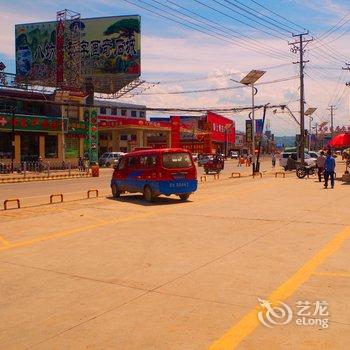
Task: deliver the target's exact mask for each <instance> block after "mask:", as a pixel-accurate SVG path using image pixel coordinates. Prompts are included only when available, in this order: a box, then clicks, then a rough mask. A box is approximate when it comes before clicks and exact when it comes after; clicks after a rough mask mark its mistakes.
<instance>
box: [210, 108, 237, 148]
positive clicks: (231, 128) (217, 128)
mask: <svg viewBox="0 0 350 350" xmlns="http://www.w3.org/2000/svg"><path fill="white" fill-rule="evenodd" d="M207 121H208V122H209V123H210V124H211V130H212V140H213V141H216V142H229V143H235V135H236V130H235V122H234V121H233V120H231V119H228V118H226V117H223V116H222V115H219V114H216V113H213V112H208V115H207Z"/></svg>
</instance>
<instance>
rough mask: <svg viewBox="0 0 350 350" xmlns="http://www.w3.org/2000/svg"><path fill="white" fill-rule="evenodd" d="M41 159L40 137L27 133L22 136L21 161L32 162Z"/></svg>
mask: <svg viewBox="0 0 350 350" xmlns="http://www.w3.org/2000/svg"><path fill="white" fill-rule="evenodd" d="M38 157H39V135H38V134H35V133H25V134H22V135H21V160H22V161H23V162H31V161H36V160H38Z"/></svg>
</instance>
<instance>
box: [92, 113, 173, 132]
mask: <svg viewBox="0 0 350 350" xmlns="http://www.w3.org/2000/svg"><path fill="white" fill-rule="evenodd" d="M116 126H139V127H143V126H147V127H153V128H160V127H168V128H169V126H170V125H169V123H166V122H150V121H148V120H145V119H138V118H121V117H102V116H98V128H99V129H103V128H113V127H116Z"/></svg>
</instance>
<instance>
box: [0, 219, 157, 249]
mask: <svg viewBox="0 0 350 350" xmlns="http://www.w3.org/2000/svg"><path fill="white" fill-rule="evenodd" d="M150 215H154V213H144V214H137V215H130V216H126V217H124V218H120V219H117V220H109V221H104V222H101V223H98V224H93V225H87V226H82V227H78V228H74V229H70V230H65V231H60V232H56V233H53V234H50V235H46V236H40V237H37V238H33V239H29V240H26V241H20V242H16V243H9V242H8V243H9V244H8V245H7V246H5V247H0V252H1V251H4V250H10V249H14V248H19V247H27V246H31V245H33V244H35V243H39V242H44V241H48V240H51V239H54V238H58V237H64V236H69V235H71V234H73V233H78V232H83V231H89V230H93V229H96V228H101V227H103V226H108V225H112V224H115V223H120V222H126V221H130V220H134V219H139V218H140V217H142V218H143V217H147V216H150Z"/></svg>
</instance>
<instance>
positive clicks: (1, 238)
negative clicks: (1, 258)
mask: <svg viewBox="0 0 350 350" xmlns="http://www.w3.org/2000/svg"><path fill="white" fill-rule="evenodd" d="M0 242H1V243H2V244H3V245H4V246H5V247H9V246H10V242H9V241H8V240H6V239H5V238H4V237H1V236H0ZM0 248H1V247H0Z"/></svg>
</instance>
